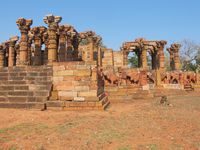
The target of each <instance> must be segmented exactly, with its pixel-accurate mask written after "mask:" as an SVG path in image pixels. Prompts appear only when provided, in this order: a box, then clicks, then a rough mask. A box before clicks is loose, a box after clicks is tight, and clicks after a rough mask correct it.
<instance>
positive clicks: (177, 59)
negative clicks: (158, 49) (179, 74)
mask: <svg viewBox="0 0 200 150" xmlns="http://www.w3.org/2000/svg"><path fill="white" fill-rule="evenodd" d="M180 47H181V45H180V44H174V67H175V68H174V69H175V70H180V65H181V63H180V57H179V49H180Z"/></svg>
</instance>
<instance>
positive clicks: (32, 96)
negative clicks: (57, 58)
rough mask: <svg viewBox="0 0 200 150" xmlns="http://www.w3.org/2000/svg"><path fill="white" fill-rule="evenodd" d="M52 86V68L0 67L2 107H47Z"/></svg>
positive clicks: (0, 101)
mask: <svg viewBox="0 0 200 150" xmlns="http://www.w3.org/2000/svg"><path fill="white" fill-rule="evenodd" d="M51 87H52V68H51V67H49V66H39V67H33V66H31V67H30V66H29V67H5V68H0V108H6V107H7V108H40V109H44V108H46V101H47V100H48V98H49V95H50V91H51Z"/></svg>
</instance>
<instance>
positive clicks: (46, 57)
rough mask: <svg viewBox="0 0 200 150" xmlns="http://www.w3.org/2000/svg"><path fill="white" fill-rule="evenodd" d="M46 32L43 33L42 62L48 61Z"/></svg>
mask: <svg viewBox="0 0 200 150" xmlns="http://www.w3.org/2000/svg"><path fill="white" fill-rule="evenodd" d="M48 39H49V38H48V33H47V32H45V33H44V34H43V42H44V45H45V50H44V54H43V55H44V56H43V64H45V65H46V64H47V63H48V45H49V40H48Z"/></svg>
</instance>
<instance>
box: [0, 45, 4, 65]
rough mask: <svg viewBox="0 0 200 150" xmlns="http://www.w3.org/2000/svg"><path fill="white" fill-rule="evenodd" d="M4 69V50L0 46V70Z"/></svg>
mask: <svg viewBox="0 0 200 150" xmlns="http://www.w3.org/2000/svg"><path fill="white" fill-rule="evenodd" d="M2 67H4V50H3V45H0V68H2Z"/></svg>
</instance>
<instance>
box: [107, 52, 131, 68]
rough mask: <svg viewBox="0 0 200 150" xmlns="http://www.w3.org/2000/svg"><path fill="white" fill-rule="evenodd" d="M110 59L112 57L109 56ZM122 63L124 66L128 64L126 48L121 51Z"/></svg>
mask: <svg viewBox="0 0 200 150" xmlns="http://www.w3.org/2000/svg"><path fill="white" fill-rule="evenodd" d="M110 59H112V58H110ZM123 65H124V66H125V67H127V66H128V51H126V50H124V51H123Z"/></svg>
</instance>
